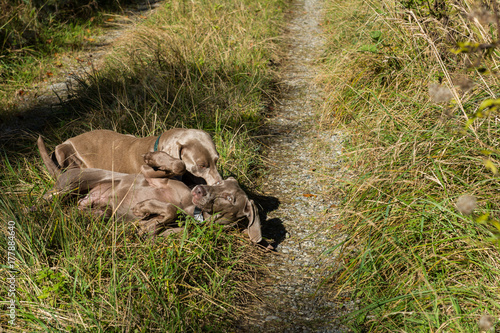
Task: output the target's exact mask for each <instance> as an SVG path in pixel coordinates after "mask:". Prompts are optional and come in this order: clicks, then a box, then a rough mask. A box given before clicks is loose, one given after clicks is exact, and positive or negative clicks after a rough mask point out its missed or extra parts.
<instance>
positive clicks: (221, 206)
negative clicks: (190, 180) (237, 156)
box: [37, 137, 262, 243]
mask: <svg viewBox="0 0 500 333" xmlns="http://www.w3.org/2000/svg"><path fill="white" fill-rule="evenodd" d="M37 144H38V148H39V150H40V154H41V156H42V159H43V161H44V163H45V165H46V167H47V169H48V170H49V172H50V173H51V174H52V175H53V176H54V177H56V178H57V181H56V183H55V185H54V188H53V190H52V191H51V192H50V195H49V196H52V195H54V194H57V193H68V192H72V191H75V190H78V191H79V192H80V193H81V194H86V196H85V197H84V198H83V199H81V200H80V201H79V203H78V206H79V208H82V209H83V208H88V207H90V208H91V209H92V212H93V213H95V214H99V215H104V216H106V217H111V216H115V217H117V218H120V219H123V220H125V221H130V222H133V221H138V220H139V222H138V224H137V225H138V226H139V229H140V233H141V234H151V235H155V234H162V235H166V234H168V233H172V232H177V231H180V230H181V228H178V227H177V225H176V221H177V217H178V210H179V209H181V210H183V211H184V212H185V213H186V214H188V215H191V216H194V217H195V218H196V219H197V220H200V221H203V220H208V219H211V220H213V221H215V222H217V223H219V224H224V225H229V224H233V223H236V222H238V221H239V220H242V219H244V218H246V219H248V227H247V232H248V235H249V237H250V240H251V241H252V242H254V243H258V242H260V241H261V239H262V237H261V226H260V218H259V213H258V210H257V207H256V206H255V204H254V202H253V201H252V200H250V199H248V197H247V195H246V194H245V192H244V191H243V190H242V189H241V188H240V187H239V185H238V182H237V181H236V180H235V179H234V178H228V179H226V180H221V181H218V182H217V183H215V184H214V185H197V186H195V187H194V188H193V190H190V189H189V188H188V187H187V186H186V185H185V184H184V183H183V182H181V181H178V180H175V179H168V178H150V177H148V176H147V175H144V174H125V173H118V172H113V171H109V170H103V169H97V168H86V169H78V168H70V169H67V170H66V171H64V172H61V170H60V169H59V168H58V167H57V166H56V165H55V164H54V162H53V160H52V159H51V158H50V157H49V155H48V152H47V149H46V147H45V144H44V142H43V140H42V138H41V137H39V138H38V142H37ZM163 155H166V153H165V152H161V151H157V152H150V153H148V154H146V156H145V157H144V160H145V162H146V163H148V161H151V160H153V161H158V160H161V159H162V156H163ZM155 163H156V162H155Z"/></svg>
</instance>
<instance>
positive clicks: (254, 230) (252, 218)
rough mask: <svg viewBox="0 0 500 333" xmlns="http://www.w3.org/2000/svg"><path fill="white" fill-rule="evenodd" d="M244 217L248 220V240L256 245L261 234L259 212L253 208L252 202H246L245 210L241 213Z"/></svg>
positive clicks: (260, 238)
mask: <svg viewBox="0 0 500 333" xmlns="http://www.w3.org/2000/svg"><path fill="white" fill-rule="evenodd" d="M243 212H244V213H245V216H246V217H247V218H248V228H247V230H248V236H250V240H251V241H252V242H254V243H258V242H260V241H261V240H262V234H261V231H260V217H259V211H258V210H257V207H256V206H255V203H254V202H253V200H247V204H246V206H245V210H244V211H243Z"/></svg>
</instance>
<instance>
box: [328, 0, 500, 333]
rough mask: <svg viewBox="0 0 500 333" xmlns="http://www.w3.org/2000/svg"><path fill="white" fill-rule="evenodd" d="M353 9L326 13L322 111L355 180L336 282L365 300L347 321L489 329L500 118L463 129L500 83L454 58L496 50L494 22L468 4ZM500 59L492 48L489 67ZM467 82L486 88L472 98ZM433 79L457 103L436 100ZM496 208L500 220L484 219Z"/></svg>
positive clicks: (348, 187)
mask: <svg viewBox="0 0 500 333" xmlns="http://www.w3.org/2000/svg"><path fill="white" fill-rule="evenodd" d="M353 3H354V4H355V5H353V4H352V3H351V4H350V5H349V6H346V4H344V3H341V2H333V3H331V4H330V8H329V10H328V15H327V17H328V19H329V20H330V21H329V22H328V24H327V29H329V30H328V36H329V41H328V52H327V56H326V58H325V66H324V77H323V80H324V82H325V84H326V85H327V88H328V90H329V91H330V92H331V93H330V95H329V96H328V102H327V104H326V106H325V108H324V112H323V114H322V125H323V126H327V127H340V128H343V129H344V130H345V131H346V132H347V133H348V140H347V141H346V144H345V149H346V151H345V154H344V156H345V158H346V160H347V169H348V170H349V181H346V182H343V183H341V184H338V183H335V182H334V181H333V180H332V184H333V186H334V191H341V192H342V193H343V196H344V202H343V207H342V221H343V223H344V225H345V231H346V233H347V234H348V235H349V237H348V239H347V240H346V242H345V243H344V244H343V245H342V247H343V249H344V252H343V256H342V257H341V258H340V259H339V265H338V266H337V267H336V268H335V269H336V271H335V272H336V273H335V274H333V275H332V282H334V283H335V284H336V287H337V291H338V292H349V293H350V294H351V295H352V297H353V298H354V299H356V300H357V301H358V302H359V303H358V305H357V307H356V308H355V309H352V313H351V315H350V316H349V317H348V319H347V322H348V324H349V325H350V326H351V327H352V328H353V329H354V330H355V331H377V332H382V331H391V332H392V331H401V332H441V331H446V332H450V331H453V332H455V331H456V332H478V331H480V328H479V326H478V320H479V318H481V317H483V318H484V317H485V316H486V317H487V316H490V315H491V316H493V318H494V320H493V323H496V322H497V321H498V319H497V318H499V314H500V299H499V295H500V294H499V286H500V284H499V282H500V281H499V276H500V259H499V258H500V256H499V252H498V247H497V245H498V243H497V242H496V238H495V237H494V236H495V234H496V230H495V227H494V226H493V225H492V224H491V221H492V220H491V219H492V218H496V219H498V217H499V208H500V207H499V201H498V191H499V182H498V177H497V176H496V175H495V174H494V173H492V172H491V169H488V167H487V166H488V165H489V164H488V163H485V162H484V161H483V160H484V159H485V158H486V159H489V160H490V161H491V162H492V163H493V164H494V165H498V158H499V156H498V155H497V154H498V153H497V151H495V149H494V147H497V142H498V133H499V130H500V127H499V126H500V124H499V123H498V118H497V117H496V116H494V115H493V116H491V117H487V118H482V119H478V120H476V122H475V123H474V124H473V125H472V127H471V128H469V129H465V128H466V126H465V125H466V122H467V119H469V118H471V117H472V115H473V114H474V113H475V111H476V110H477V108H478V106H479V104H480V103H481V102H482V101H483V100H484V99H486V98H488V97H490V98H491V97H495V96H496V95H497V94H498V91H499V89H498V79H497V77H496V76H495V75H483V74H481V73H482V72H483V71H482V70H481V69H478V68H477V67H482V66H483V65H481V66H476V67H470V66H469V67H467V63H470V62H474V58H473V55H470V54H468V55H458V56H457V55H455V54H453V53H452V52H450V51H449V50H450V49H456V48H457V46H456V43H457V42H465V41H473V42H479V43H491V41H494V40H497V38H498V36H496V27H495V26H489V25H481V24H480V23H479V22H478V21H474V20H473V21H471V20H469V19H467V16H466V13H470V12H471V11H473V10H474V9H475V7H474V6H473V5H472V4H471V3H469V2H468V1H463V2H460V3H458V2H453V3H452V2H448V1H446V2H445V1H438V2H436V3H437V4H440V5H441V4H442V6H439V8H437V9H436V7H432V4H431V7H428V6H427V3H426V2H422V4H420V3H419V2H396V3H394V2H389V1H382V2H372V1H353ZM491 11H492V10H491ZM346 22H349V23H346ZM467 58H469V59H472V60H471V61H469V59H467ZM497 61H498V54H497V52H496V51H494V52H493V54H492V57H490V58H486V59H485V60H484V66H485V68H495V66H496V63H497ZM346 73H347V75H346ZM459 77H462V78H463V77H468V78H469V79H470V80H472V81H473V82H474V84H475V86H474V88H473V89H472V90H469V91H462V90H460V88H459V86H458V85H457V84H456V82H457V80H456V79H457V78H459ZM432 83H434V84H442V85H443V86H445V87H448V89H450V91H451V93H452V94H453V96H454V98H455V102H454V103H449V104H447V103H441V104H439V103H434V102H433V101H431V99H430V97H429V86H430V84H432ZM431 89H432V88H431ZM431 93H432V91H431ZM488 149H489V150H490V151H491V154H490V155H489V156H488V157H485V155H484V154H483V153H484V152H483V153H482V151H484V150H488ZM488 154H489V153H488ZM464 194H468V195H472V196H474V197H476V198H477V200H478V206H477V208H476V209H475V211H474V212H473V213H472V215H464V214H462V213H460V212H459V211H458V210H457V207H456V201H457V199H458V198H459V197H460V196H462V195H464ZM484 213H489V214H490V215H489V216H490V222H489V223H479V221H480V220H481V219H480V218H479V217H480V216H481V215H482V214H484Z"/></svg>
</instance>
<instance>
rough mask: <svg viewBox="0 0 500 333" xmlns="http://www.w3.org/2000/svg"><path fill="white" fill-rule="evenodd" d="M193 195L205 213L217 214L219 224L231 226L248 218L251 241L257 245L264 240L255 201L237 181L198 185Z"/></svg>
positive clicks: (230, 180) (196, 203)
mask: <svg viewBox="0 0 500 333" xmlns="http://www.w3.org/2000/svg"><path fill="white" fill-rule="evenodd" d="M191 193H192V195H193V204H195V205H196V206H198V207H199V208H200V209H201V210H202V211H204V212H207V213H209V214H212V215H214V214H217V218H216V222H217V223H219V224H231V223H233V222H236V221H238V220H240V219H242V218H245V217H246V218H247V219H248V228H247V229H248V235H249V236H250V240H252V241H253V242H255V243H258V242H260V241H261V240H262V235H261V230H260V217H259V212H258V210H257V207H256V206H255V203H254V202H253V200H250V199H248V197H247V195H246V194H245V192H244V191H243V190H242V189H241V188H240V186H239V185H238V182H237V181H236V179H234V178H232V177H230V178H228V179H226V180H221V181H219V182H217V183H215V184H214V185H213V186H209V185H197V186H196V187H195V188H193V190H192V191H191Z"/></svg>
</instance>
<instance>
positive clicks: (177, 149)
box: [162, 141, 183, 160]
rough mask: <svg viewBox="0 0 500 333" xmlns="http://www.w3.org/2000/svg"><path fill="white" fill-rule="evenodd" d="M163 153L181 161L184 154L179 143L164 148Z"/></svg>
mask: <svg viewBox="0 0 500 333" xmlns="http://www.w3.org/2000/svg"><path fill="white" fill-rule="evenodd" d="M162 148H163V149H162V151H164V152H165V153H167V154H168V155H170V156H172V157H173V158H177V159H179V160H180V159H181V152H182V148H183V146H182V144H181V143H180V142H179V141H175V142H174V143H172V144H170V145H167V146H166V147H165V148H164V147H162Z"/></svg>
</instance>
